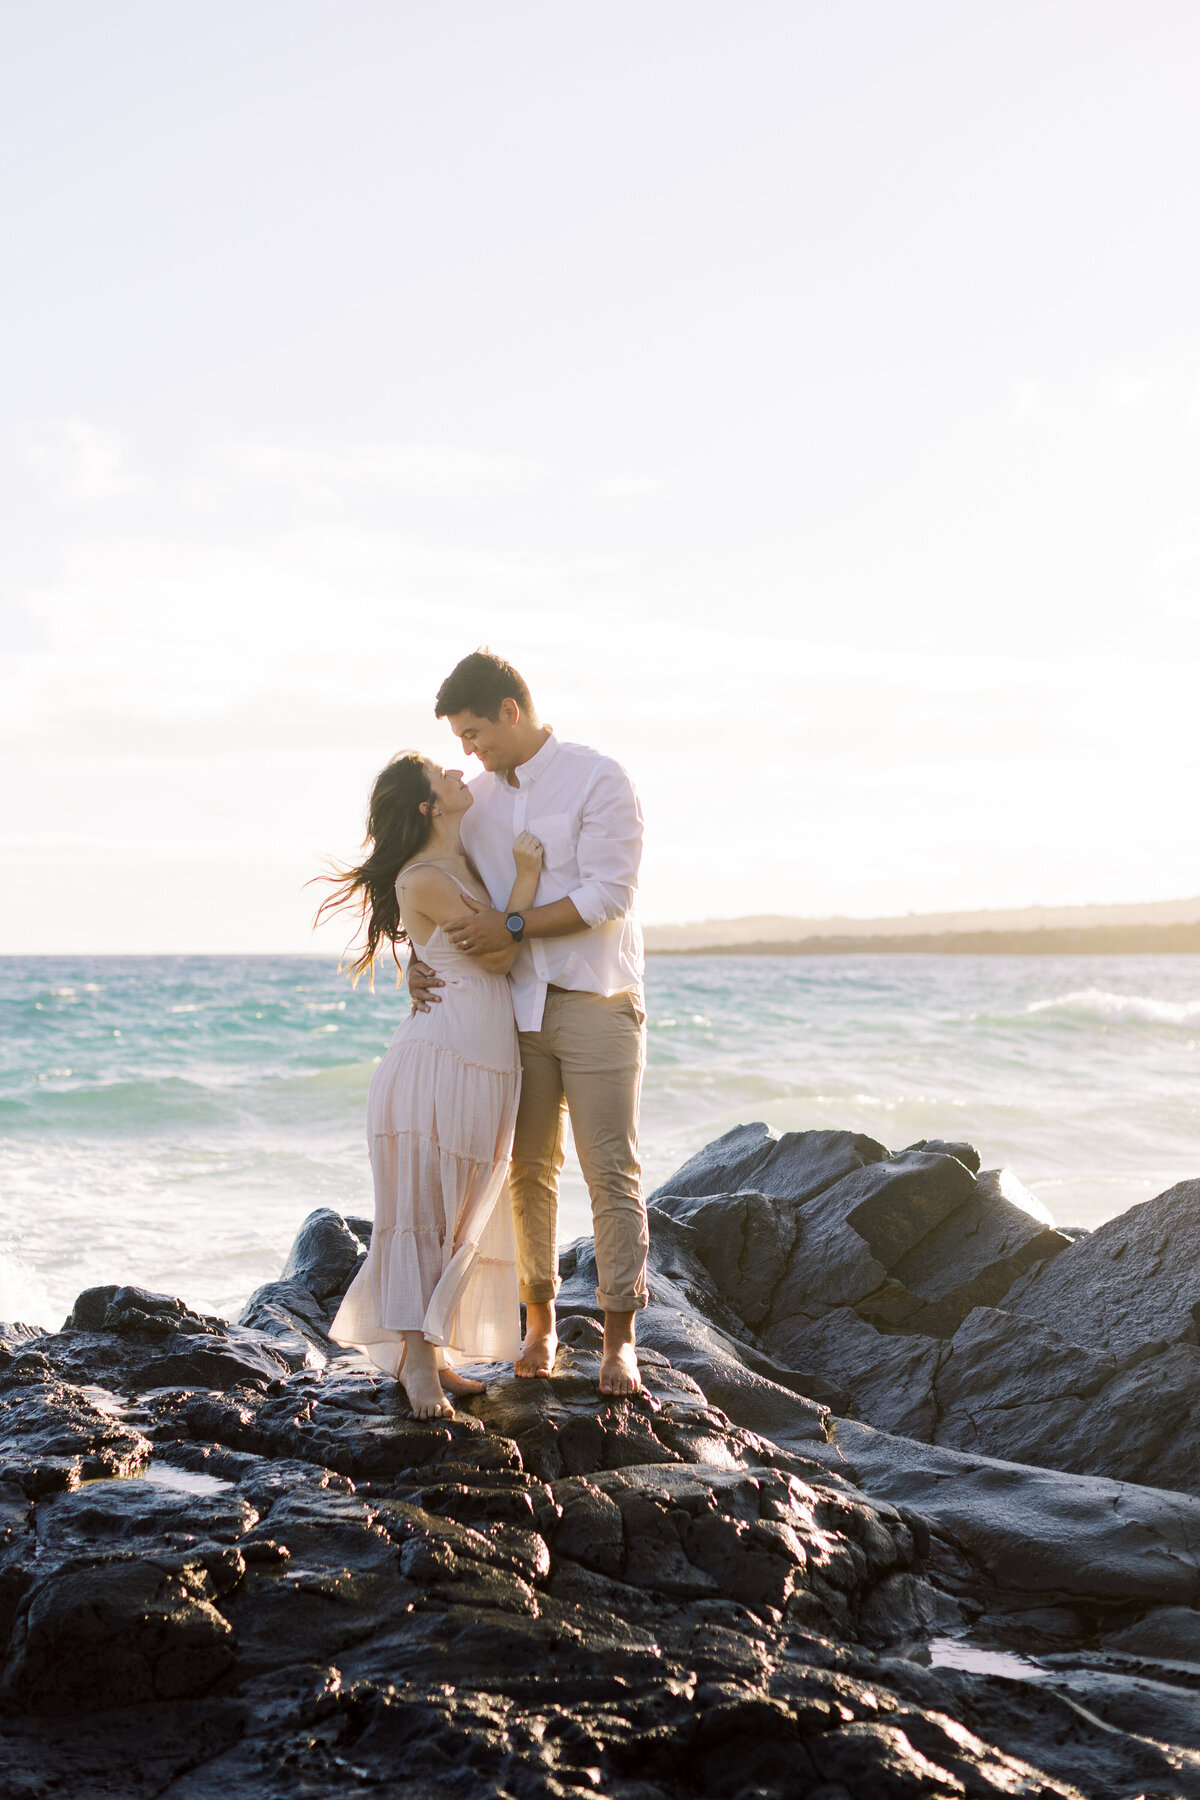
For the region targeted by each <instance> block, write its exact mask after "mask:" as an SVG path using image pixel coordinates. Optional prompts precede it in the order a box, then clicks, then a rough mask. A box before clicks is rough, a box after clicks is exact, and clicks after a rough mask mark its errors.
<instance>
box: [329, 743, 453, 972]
mask: <svg viewBox="0 0 1200 1800" xmlns="http://www.w3.org/2000/svg"><path fill="white" fill-rule="evenodd" d="M434 799H435V795H434V792H433V789H432V787H431V786H430V785H429V776H428V774H427V773H426V769H425V761H424V758H423V757H422V756H421V754H420V752H419V751H417V750H401V752H400V754H399V755H398V756H393V758H392V760H391V762H390V763H388V765H387V767H386V768H385V769H381V770H380V772H379V774H378V776H377V777H376V780H375V786H374V787H373V788H372V789H371V803H370V805H369V807H368V808H367V835H366V837H365V838H364V839H363V849H364V850H366V851H367V852H368V854H367V856H366V857H365V858H364V860H363V861H362V862H361V863H359V865H358V867H357V868H352V869H343V868H339V867H338V866H337V865H336V864H335V865H334V867H333V869H332V870H331V872H330V873H329V874H328V875H319V876H317V877H316V879H317V880H318V881H329V882H332V883H334V888H333V892H332V893H331V894H329V895H327V896H326V898H325V899H324V900H322V902H321V904H320V906H318V908H317V911H316V917H315V918H314V919H313V925H314V927H315V926H317V925H319V924H320V923H321V921H322V920H323V919H326V918H329V917H331V916H332V914H334V913H338V912H343V911H347V910H350V911H357V913H358V916H359V919H360V921H361V922H362V923H363V924H364V925H365V926H366V937H365V939H364V941H363V943H362V945H361V947H359V948H358V949H357V951H356V952H355V954H354V960H353V962H349V963H347V960H346V959H347V958H349V956H350V954H351V952H352V951H354V942H353V940H352V941H351V944H350V946H349V947H348V948H347V950H346V951H345V952H344V953H343V961H342V963H341V964H340V965H339V966H340V967H347V966H348V967H349V969H350V973H351V976H352V979H353V980H354V982H355V983H356V984H357V982H358V978H359V976H360V975H361V974H363V972H364V971H365V970H369V971H370V973H371V978H372V981H373V980H374V975H375V955H376V952H377V951H378V949H379V946H380V944H382V943H383V942H384V940H385V939H386V941H387V942H388V943H389V944H390V945H391V949H392V957H393V960H394V961H395V963H396V966H397V968H399V966H400V958H399V957H398V956H397V955H396V946H397V944H402V943H404V942H405V941H406V939H407V937H408V933H407V932H406V931H405V929H404V925H403V922H402V920H401V918H400V903H399V901H398V900H397V899H396V877H397V875H398V874H399V873H400V871H401V869H402V868H403V867H404V865H405V863H406V862H408V861H409V860H410V858H412V857H414V856H417V855H419V854H420V852H421V851H422V850H423V849H424V848H425V846H426V844H427V843H428V842H429V834H430V832H431V831H432V830H433V801H434ZM426 802H428V804H427V805H426ZM423 805H426V810H425V811H424V812H422V811H421V807H422V806H423ZM354 935H355V938H357V936H358V933H357V931H356V932H355V934H354Z"/></svg>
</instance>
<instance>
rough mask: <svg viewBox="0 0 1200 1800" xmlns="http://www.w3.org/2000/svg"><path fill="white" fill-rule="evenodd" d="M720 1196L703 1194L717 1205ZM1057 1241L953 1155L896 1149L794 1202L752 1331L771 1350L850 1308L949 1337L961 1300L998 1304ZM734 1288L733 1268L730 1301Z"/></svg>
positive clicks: (1061, 1242) (892, 1325) (891, 1326)
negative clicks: (788, 1231) (779, 1266)
mask: <svg viewBox="0 0 1200 1800" xmlns="http://www.w3.org/2000/svg"><path fill="white" fill-rule="evenodd" d="M822 1135H824V1134H822ZM724 1203H725V1197H724V1196H723V1195H718V1196H715V1197H714V1204H715V1205H716V1206H718V1207H721V1206H723V1205H724ZM696 1210H697V1203H695V1202H694V1203H693V1211H694V1212H695V1211H696ZM1066 1248H1067V1240H1066V1239H1064V1238H1060V1237H1059V1235H1058V1233H1057V1232H1054V1231H1052V1230H1049V1229H1048V1228H1047V1227H1046V1226H1044V1225H1042V1224H1041V1223H1040V1222H1039V1221H1037V1220H1035V1219H1032V1218H1031V1217H1030V1216H1029V1214H1028V1213H1026V1212H1023V1211H1021V1209H1020V1208H1018V1207H1016V1206H1013V1205H1011V1204H1010V1203H1009V1202H1008V1201H1007V1200H1005V1199H1003V1198H1002V1197H1001V1196H1000V1195H999V1194H998V1193H995V1192H993V1191H991V1190H990V1189H988V1188H985V1187H983V1186H981V1185H980V1184H979V1183H978V1182H976V1180H975V1177H974V1175H973V1174H972V1173H971V1171H970V1170H969V1169H968V1168H967V1167H966V1165H965V1164H964V1163H963V1162H961V1161H960V1160H959V1159H958V1158H957V1157H953V1156H948V1155H946V1154H944V1153H943V1152H940V1151H925V1150H906V1151H904V1152H902V1153H901V1154H900V1155H899V1156H894V1157H888V1158H886V1159H881V1160H880V1161H877V1162H874V1163H870V1164H867V1165H866V1166H864V1167H863V1168H861V1169H859V1170H857V1171H856V1172H855V1173H853V1174H851V1175H848V1176H845V1177H844V1178H843V1179H842V1180H841V1181H838V1182H836V1183H835V1184H834V1185H833V1186H832V1187H830V1188H827V1189H826V1190H825V1191H824V1192H823V1193H821V1194H820V1195H818V1196H816V1197H815V1198H810V1199H808V1200H807V1201H806V1202H805V1203H804V1204H802V1205H801V1207H800V1209H799V1211H798V1214H797V1231H796V1237H795V1241H794V1243H793V1245H792V1247H791V1249H790V1251H789V1253H788V1257H787V1266H786V1269H785V1270H784V1272H783V1274H782V1275H781V1276H778V1277H777V1278H776V1279H775V1281H774V1282H773V1284H772V1288H771V1291H770V1294H769V1299H768V1311H767V1314H766V1316H765V1317H762V1318H760V1321H759V1326H758V1328H759V1331H760V1334H761V1337H762V1341H763V1343H764V1345H765V1347H766V1348H767V1349H768V1350H772V1351H776V1352H777V1351H778V1350H779V1347H780V1345H782V1344H783V1343H785V1342H786V1341H788V1339H789V1336H790V1334H791V1331H792V1327H793V1321H795V1320H796V1319H798V1318H799V1319H815V1318H818V1317H820V1315H821V1314H822V1313H824V1312H828V1311H830V1310H832V1309H833V1308H835V1307H843V1306H852V1307H854V1308H855V1309H856V1310H857V1311H858V1312H859V1313H861V1315H862V1316H863V1317H864V1318H865V1319H867V1320H869V1321H870V1322H871V1323H872V1324H875V1325H878V1326H880V1327H881V1328H882V1329H885V1330H893V1331H902V1332H920V1333H922V1334H924V1335H926V1336H931V1337H949V1336H950V1335H951V1334H952V1333H953V1332H954V1331H955V1330H956V1329H957V1327H958V1326H959V1325H960V1324H961V1322H962V1320H963V1319H964V1318H965V1317H966V1315H967V1313H968V1312H969V1311H970V1310H971V1308H972V1307H974V1306H979V1305H985V1304H989V1303H994V1302H995V1301H997V1300H999V1299H1000V1298H1002V1297H1003V1295H1004V1294H1005V1293H1006V1292H1007V1290H1008V1289H1009V1288H1010V1287H1011V1286H1012V1283H1013V1281H1014V1280H1015V1279H1016V1277H1017V1276H1018V1275H1019V1274H1020V1273H1021V1272H1022V1271H1023V1270H1024V1269H1027V1268H1028V1267H1029V1266H1030V1264H1031V1263H1032V1262H1034V1261H1037V1260H1040V1259H1042V1258H1045V1257H1047V1256H1053V1255H1057V1254H1058V1253H1059V1252H1061V1251H1063V1250H1065V1249H1066ZM742 1285H744V1284H743V1283H742V1280H741V1277H740V1274H738V1275H737V1276H736V1277H735V1278H733V1279H732V1280H731V1294H730V1297H731V1298H732V1292H734V1291H737V1289H738V1288H739V1287H740V1286H742ZM755 1299H756V1302H757V1300H758V1296H757V1295H756V1296H755ZM758 1310H759V1308H758V1306H757V1304H756V1311H758ZM785 1360H786V1359H785Z"/></svg>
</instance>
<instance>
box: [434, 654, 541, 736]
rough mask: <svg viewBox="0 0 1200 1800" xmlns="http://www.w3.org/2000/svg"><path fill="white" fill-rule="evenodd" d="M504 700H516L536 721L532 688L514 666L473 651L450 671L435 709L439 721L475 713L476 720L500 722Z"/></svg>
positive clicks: (440, 689) (495, 657) (441, 688)
mask: <svg viewBox="0 0 1200 1800" xmlns="http://www.w3.org/2000/svg"><path fill="white" fill-rule="evenodd" d="M505 700H515V701H516V703H517V705H518V706H519V707H520V709H521V711H522V712H523V713H527V714H528V716H529V717H530V718H531V719H533V720H534V721H535V722H536V719H537V714H536V713H535V712H534V710H533V699H532V697H531V695H530V692H529V689H528V687H527V686H526V684H525V681H524V680H523V678H522V677H521V676H520V675H518V674H517V671H516V670H515V669H514V668H513V666H512V664H511V663H507V662H505V660H504V658H503V657H502V656H493V655H492V652H491V651H490V650H473V651H472V652H471V654H470V656H464V657H463V659H462V661H461V662H460V663H456V664H455V666H454V668H452V669H451V671H450V673H449V674H448V675H447V677H446V679H445V681H443V683H442V685H441V687H440V688H439V689H438V697H437V700H436V702H435V704H434V709H433V710H434V713H435V715H436V716H437V717H438V718H439V719H446V718H449V717H450V715H451V714H452V713H460V712H469V713H474V714H475V717H476V718H477V719H498V718H499V717H500V706H501V703H502V702H503V701H505Z"/></svg>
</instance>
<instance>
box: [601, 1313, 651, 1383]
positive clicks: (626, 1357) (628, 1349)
mask: <svg viewBox="0 0 1200 1800" xmlns="http://www.w3.org/2000/svg"><path fill="white" fill-rule="evenodd" d="M634 1317H635V1315H634V1314H633V1313H631V1312H628V1313H605V1315H604V1351H603V1354H602V1355H601V1357H600V1392H601V1393H602V1394H607V1395H609V1396H610V1397H611V1398H612V1399H614V1400H616V1399H620V1398H621V1396H622V1395H625V1394H640V1393H641V1391H642V1378H641V1376H640V1374H639V1373H638V1366H637V1352H636V1351H635V1350H634V1347H633V1321H634Z"/></svg>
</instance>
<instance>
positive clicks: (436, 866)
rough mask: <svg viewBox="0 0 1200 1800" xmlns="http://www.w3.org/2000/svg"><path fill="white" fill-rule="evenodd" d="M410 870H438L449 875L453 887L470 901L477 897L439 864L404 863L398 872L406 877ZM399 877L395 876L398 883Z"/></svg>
mask: <svg viewBox="0 0 1200 1800" xmlns="http://www.w3.org/2000/svg"><path fill="white" fill-rule="evenodd" d="M410 869H438V870H439V871H440V872H441V873H442V874H443V875H450V879H451V881H452V882H453V883H454V884H455V886H456V887H458V888H461V889H462V891H463V893H464V894H470V896H471V899H472V900H474V899H475V898H476V897H477V896H476V895H474V894H472V893H471V890H470V888H469V887H468V886H467V885H466V883H465V882H463V881H460V880H459V879H458V876H457V875H451V874H450V871H449V869H443V868H442V866H441V864H440V863H435V862H429V861H427V860H426V861H422V862H410V863H405V865H404V867H403V868H402V869H401V871H400V875H407V873H408V871H409V870H410ZM400 875H397V877H396V880H397V881H399V879H400Z"/></svg>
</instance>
